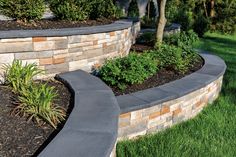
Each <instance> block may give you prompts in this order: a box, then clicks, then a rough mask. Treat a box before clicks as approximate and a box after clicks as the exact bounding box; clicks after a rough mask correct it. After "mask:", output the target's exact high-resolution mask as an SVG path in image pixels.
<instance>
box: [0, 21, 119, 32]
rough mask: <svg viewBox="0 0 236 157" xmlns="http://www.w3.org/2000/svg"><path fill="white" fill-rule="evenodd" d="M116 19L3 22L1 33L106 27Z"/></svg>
mask: <svg viewBox="0 0 236 157" xmlns="http://www.w3.org/2000/svg"><path fill="white" fill-rule="evenodd" d="M114 21H115V19H105V18H103V19H97V20H85V21H63V20H40V21H34V22H29V23H24V22H20V21H1V20H0V31H5V30H22V29H23V30H30V29H60V28H73V27H86V26H98V25H106V24H111V23H112V22H114Z"/></svg>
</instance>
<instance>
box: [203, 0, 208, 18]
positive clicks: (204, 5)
mask: <svg viewBox="0 0 236 157" xmlns="http://www.w3.org/2000/svg"><path fill="white" fill-rule="evenodd" d="M203 7H204V12H205V15H206V17H208V13H207V7H206V2H205V1H204V2H203Z"/></svg>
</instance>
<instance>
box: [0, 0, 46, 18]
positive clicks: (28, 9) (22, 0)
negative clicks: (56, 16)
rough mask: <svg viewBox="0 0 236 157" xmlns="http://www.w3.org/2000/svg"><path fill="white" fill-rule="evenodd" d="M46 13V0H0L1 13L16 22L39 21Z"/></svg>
mask: <svg viewBox="0 0 236 157" xmlns="http://www.w3.org/2000/svg"><path fill="white" fill-rule="evenodd" d="M44 11H45V4H44V0H0V13H1V14H3V15H5V16H8V17H11V18H13V19H16V20H21V21H29V20H38V19H40V18H41V17H42V16H43V14H44Z"/></svg>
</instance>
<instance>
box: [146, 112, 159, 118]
mask: <svg viewBox="0 0 236 157" xmlns="http://www.w3.org/2000/svg"><path fill="white" fill-rule="evenodd" d="M160 115H161V112H160V111H158V112H154V113H151V114H150V115H149V119H155V118H157V117H159V116H160Z"/></svg>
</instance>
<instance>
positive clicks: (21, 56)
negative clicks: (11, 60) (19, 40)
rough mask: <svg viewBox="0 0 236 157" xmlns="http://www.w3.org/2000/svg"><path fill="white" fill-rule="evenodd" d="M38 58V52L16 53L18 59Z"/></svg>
mask: <svg viewBox="0 0 236 157" xmlns="http://www.w3.org/2000/svg"><path fill="white" fill-rule="evenodd" d="M37 58H38V55H37V53H36V52H22V53H15V59H17V60H25V59H37Z"/></svg>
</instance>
